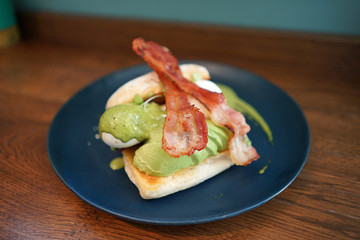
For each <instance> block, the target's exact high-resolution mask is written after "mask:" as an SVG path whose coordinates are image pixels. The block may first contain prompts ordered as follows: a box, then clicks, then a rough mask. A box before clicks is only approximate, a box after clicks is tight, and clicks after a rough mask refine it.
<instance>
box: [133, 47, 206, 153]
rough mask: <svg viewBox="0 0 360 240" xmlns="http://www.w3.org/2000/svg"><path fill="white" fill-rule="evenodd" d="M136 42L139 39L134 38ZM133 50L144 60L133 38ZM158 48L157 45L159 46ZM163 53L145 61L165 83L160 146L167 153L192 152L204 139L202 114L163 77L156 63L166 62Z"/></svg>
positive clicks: (204, 122) (199, 148)
mask: <svg viewBox="0 0 360 240" xmlns="http://www.w3.org/2000/svg"><path fill="white" fill-rule="evenodd" d="M138 43H140V42H138ZM133 48H134V50H135V52H137V53H138V54H139V55H140V56H142V57H144V59H145V61H148V60H147V59H148V57H147V56H148V55H147V54H143V52H142V51H141V49H142V48H141V47H139V45H136V44H135V42H134V47H133ZM160 48H161V47H160ZM161 57H166V56H164V55H161V56H159V59H157V60H158V62H157V63H154V61H148V63H149V65H150V66H151V67H152V68H153V69H154V71H155V72H156V73H157V74H158V76H159V79H160V80H161V82H162V83H163V85H164V87H165V102H166V111H167V116H166V118H165V125H164V129H163V139H162V148H163V149H164V150H165V151H166V152H167V153H168V154H170V155H171V156H173V157H179V156H182V155H188V156H190V155H192V154H193V153H194V152H195V150H198V151H200V150H202V149H204V148H205V147H206V144H207V142H208V137H207V134H208V130H207V125H206V119H205V116H204V114H203V113H202V112H201V111H200V110H199V109H198V108H196V107H194V106H193V105H190V104H189V102H188V96H187V94H186V93H185V92H183V91H182V90H180V89H179V87H178V86H177V85H175V84H174V83H173V82H172V81H170V80H169V79H167V77H166V75H165V74H164V72H162V71H159V70H158V68H157V67H156V65H158V64H161V63H162V62H167V60H166V59H162V58H161Z"/></svg>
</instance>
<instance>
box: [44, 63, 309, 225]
mask: <svg viewBox="0 0 360 240" xmlns="http://www.w3.org/2000/svg"><path fill="white" fill-rule="evenodd" d="M193 62H194V63H198V64H201V65H204V66H206V67H207V68H208V70H209V72H210V74H211V79H212V80H213V81H214V82H219V83H223V84H226V85H228V86H230V87H232V88H233V89H234V90H235V91H236V92H237V94H238V95H239V96H240V97H241V98H242V99H244V100H245V101H247V102H248V103H250V104H251V105H252V106H253V107H255V108H256V109H257V110H258V112H259V113H260V114H261V115H262V116H263V117H264V118H265V120H266V121H267V123H268V124H269V126H270V128H271V130H272V132H273V136H274V144H271V143H270V142H269V141H268V139H267V137H266V135H265V134H264V132H263V131H262V129H261V128H260V127H259V126H257V125H256V124H254V123H252V122H251V121H248V122H249V124H250V125H251V127H252V130H251V132H250V133H249V137H250V139H251V140H252V142H253V145H254V146H255V148H256V149H257V151H258V153H259V154H260V156H261V158H260V159H259V160H257V161H256V162H253V163H251V164H250V165H249V166H247V167H232V168H230V169H229V170H227V171H225V172H223V173H221V174H219V175H217V176H215V177H213V178H211V179H209V180H207V181H206V182H204V183H202V184H199V185H198V186H195V187H193V188H190V189H187V190H185V191H182V192H178V193H175V194H172V195H170V196H167V197H164V198H161V199H156V200H143V199H142V198H141V197H140V195H139V194H138V190H137V188H136V187H135V186H134V185H133V184H132V183H131V182H130V180H129V179H128V177H127V175H126V173H125V171H124V170H123V169H122V170H118V171H113V170H111V169H110V167H109V163H110V161H111V160H112V159H113V158H115V157H116V156H118V153H117V152H113V151H111V150H110V149H109V147H107V146H106V145H105V144H104V143H103V142H101V140H98V139H96V138H95V135H96V134H97V130H96V128H97V124H98V121H99V118H100V116H101V114H102V113H103V111H104V106H105V103H106V101H107V99H108V98H109V96H110V95H111V94H112V93H113V92H114V91H115V90H116V89H117V88H118V87H119V86H121V85H123V84H124V83H126V82H127V81H128V80H131V79H133V78H135V77H137V76H139V75H142V74H144V73H146V72H149V71H150V69H149V68H148V67H147V65H145V64H143V65H138V66H134V67H131V68H127V69H123V70H120V71H117V72H115V73H112V74H110V75H108V76H105V77H103V78H101V79H100V80H98V81H96V82H94V83H93V84H91V85H89V86H87V87H86V88H84V89H83V90H81V91H80V92H79V93H77V94H76V95H75V96H73V97H72V98H71V99H70V100H69V101H68V102H67V103H66V104H65V105H64V106H63V107H62V108H61V109H60V111H59V112H58V113H57V115H56V117H55V118H54V120H53V122H52V124H51V126H50V130H49V134H48V142H47V147H48V155H49V159H50V162H51V164H52V166H53V168H54V170H55V172H56V173H57V175H58V176H59V177H60V179H61V180H62V181H63V182H64V183H65V185H66V186H67V187H68V188H69V189H71V190H72V191H73V192H74V193H75V194H76V195H77V196H78V197H79V198H81V199H82V200H84V201H85V202H87V203H88V204H90V205H92V206H94V207H96V208H99V209H101V210H103V211H105V212H108V213H110V214H113V215H115V216H118V217H121V218H125V219H128V220H133V221H137V222H144V223H152V224H164V225H182V224H196V223H204V222H210V221H215V220H220V219H225V218H228V217H232V216H235V215H238V214H241V213H244V212H246V211H249V210H251V209H253V208H255V207H258V206H260V205H261V204H263V203H265V202H267V201H269V200H270V199H271V198H273V197H275V196H276V195H277V194H279V193H280V192H281V191H283V190H284V189H285V188H286V187H287V186H289V184H290V183H291V182H292V181H293V180H294V179H295V177H296V176H297V175H298V174H299V172H300V171H301V169H302V167H303V166H304V164H305V161H306V158H307V156H308V152H309V145H310V133H309V127H308V125H307V122H306V119H305V117H304V115H303V113H302V111H301V109H300V108H299V106H298V105H297V104H296V103H295V102H294V101H293V100H292V99H291V98H290V97H289V96H288V95H287V94H286V93H285V92H283V91H282V90H281V89H279V88H278V87H276V86H274V85H273V84H271V83H269V82H268V81H266V80H265V79H264V78H262V77H260V76H258V75H255V74H253V73H250V72H248V71H245V70H243V69H239V68H236V67H233V66H229V65H224V64H220V63H214V62H207V61H193ZM269 161H271V162H270V164H269V165H268V168H267V169H266V171H265V172H264V173H263V174H260V173H259V171H260V170H261V169H262V168H263V167H264V166H266V165H267V164H268V162H269Z"/></svg>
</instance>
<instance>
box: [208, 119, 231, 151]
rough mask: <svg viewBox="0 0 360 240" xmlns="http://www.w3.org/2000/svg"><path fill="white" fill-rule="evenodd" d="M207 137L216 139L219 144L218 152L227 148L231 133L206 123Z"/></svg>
mask: <svg viewBox="0 0 360 240" xmlns="http://www.w3.org/2000/svg"><path fill="white" fill-rule="evenodd" d="M208 136H209V137H210V136H211V137H214V138H216V139H217V141H218V142H219V144H218V146H219V148H218V150H219V151H222V150H225V149H228V148H229V137H230V136H231V132H230V131H229V130H228V129H226V128H222V127H219V126H216V125H215V124H213V123H210V124H209V123H208Z"/></svg>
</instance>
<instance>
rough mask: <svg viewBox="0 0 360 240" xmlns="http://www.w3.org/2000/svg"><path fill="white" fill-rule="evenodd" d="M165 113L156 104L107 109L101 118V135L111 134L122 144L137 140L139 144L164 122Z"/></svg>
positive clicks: (117, 106)
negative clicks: (104, 133) (103, 133)
mask: <svg viewBox="0 0 360 240" xmlns="http://www.w3.org/2000/svg"><path fill="white" fill-rule="evenodd" d="M164 114H165V112H164V111H163V110H162V109H161V108H160V106H159V105H158V104H156V103H148V104H141V105H139V104H135V103H127V104H120V105H116V106H113V107H111V108H109V109H107V110H106V111H105V112H104V113H103V115H102V116H101V118H100V122H99V133H100V136H101V135H102V132H107V133H111V134H112V135H113V136H114V137H115V138H117V139H120V140H121V141H122V142H128V141H129V140H131V139H133V138H135V139H136V140H138V141H139V142H143V141H144V140H146V139H148V138H149V137H150V132H151V130H152V129H154V128H157V127H158V126H159V125H160V124H162V122H163V121H164Z"/></svg>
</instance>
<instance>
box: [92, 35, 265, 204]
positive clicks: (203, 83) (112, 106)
mask: <svg viewBox="0 0 360 240" xmlns="http://www.w3.org/2000/svg"><path fill="white" fill-rule="evenodd" d="M133 50H134V51H135V52H136V53H137V54H138V55H139V56H141V57H142V58H143V59H144V60H145V61H146V62H147V63H148V65H149V66H150V67H151V68H152V69H153V70H154V71H153V72H150V73H147V74H145V75H143V76H139V77H138V78H136V79H133V80H131V81H129V82H128V83H126V84H125V85H123V86H121V87H120V88H119V89H118V90H117V91H116V92H115V93H113V95H112V96H111V97H110V98H109V100H108V102H107V104H106V111H105V112H104V113H103V115H102V116H101V118H100V123H99V133H100V136H101V139H102V140H103V141H104V142H105V143H106V144H107V145H109V146H111V147H112V148H117V149H121V151H122V153H123V158H124V164H125V171H126V173H127V175H128V176H129V178H130V180H131V181H132V182H133V183H134V184H135V185H136V187H137V188H138V189H139V192H140V195H141V196H142V197H143V198H144V199H152V198H160V197H163V196H166V195H169V194H172V193H175V192H178V191H180V190H184V189H187V188H190V187H192V186H195V185H197V184H199V183H201V182H203V181H205V180H207V179H209V178H211V177H213V176H215V175H217V174H218V173H220V172H222V171H224V170H226V169H228V168H229V167H231V166H232V165H234V164H236V165H247V164H249V163H251V162H252V161H254V160H256V159H257V158H258V157H259V155H258V154H257V152H256V150H255V149H254V148H253V147H252V145H251V141H250V140H249V139H248V137H247V133H248V132H249V131H250V127H249V125H248V124H247V123H246V121H245V118H244V116H243V115H242V114H241V113H240V112H237V111H235V110H233V109H232V108H230V107H229V106H228V105H227V103H226V100H225V97H224V95H223V94H222V93H221V90H220V89H219V87H218V86H217V85H216V84H215V83H213V82H211V81H210V80H209V79H210V74H209V72H208V70H207V69H206V68H205V67H203V66H199V65H196V64H185V65H181V66H178V61H177V59H176V58H175V57H174V56H173V55H172V54H171V53H170V51H169V50H168V49H167V48H165V47H162V46H160V45H159V44H157V43H155V42H151V41H148V42H147V41H144V40H143V39H141V38H137V39H135V40H134V41H133Z"/></svg>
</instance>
